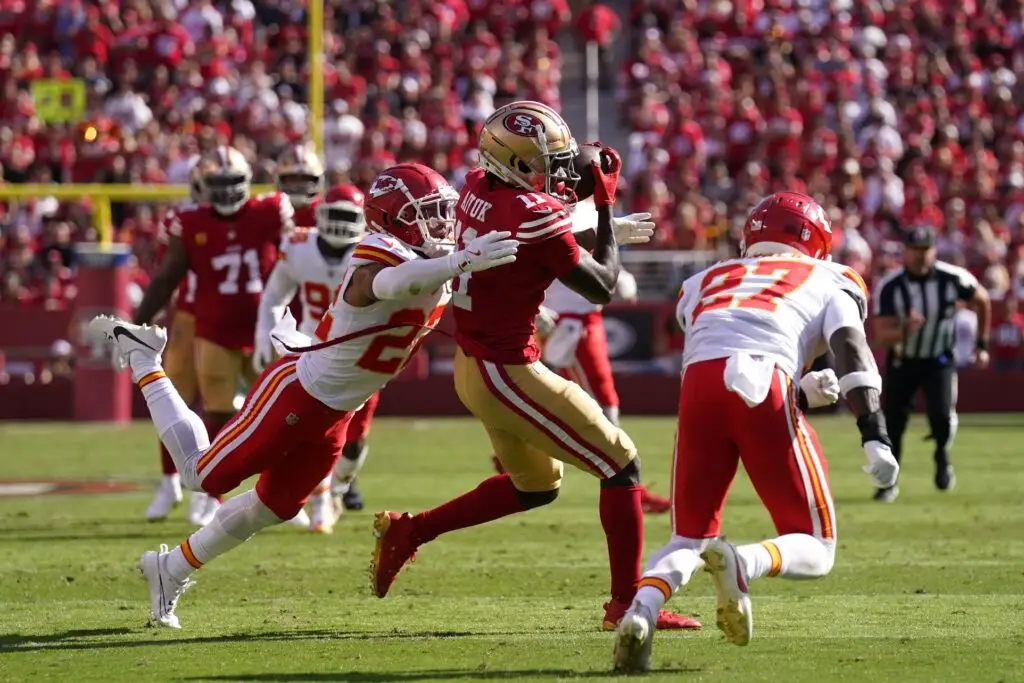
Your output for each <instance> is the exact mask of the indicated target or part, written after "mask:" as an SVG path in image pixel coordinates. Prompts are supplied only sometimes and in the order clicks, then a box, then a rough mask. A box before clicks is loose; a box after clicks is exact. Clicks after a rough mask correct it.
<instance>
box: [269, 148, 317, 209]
mask: <svg viewBox="0 0 1024 683" xmlns="http://www.w3.org/2000/svg"><path fill="white" fill-rule="evenodd" d="M276 176H277V190H278V192H280V193H281V194H286V195H288V199H290V200H291V202H292V206H293V207H294V208H295V217H294V223H295V225H298V226H301V227H304V228H309V227H312V226H314V225H316V224H317V218H316V212H317V208H316V207H317V206H318V205H319V204H320V201H321V196H320V193H321V192H323V190H324V165H323V162H322V161H320V157H319V156H317V153H316V151H315V150H314V149H313V147H312V146H311V145H310V144H309V143H305V142H300V143H295V144H292V145H288V146H287V147H286V148H285V149H284V152H282V153H281V156H280V158H278V160H277V171H276Z"/></svg>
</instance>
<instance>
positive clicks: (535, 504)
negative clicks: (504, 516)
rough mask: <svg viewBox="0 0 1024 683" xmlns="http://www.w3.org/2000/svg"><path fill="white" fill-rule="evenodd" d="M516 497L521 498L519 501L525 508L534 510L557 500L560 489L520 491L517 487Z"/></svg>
mask: <svg viewBox="0 0 1024 683" xmlns="http://www.w3.org/2000/svg"><path fill="white" fill-rule="evenodd" d="M516 497H517V498H519V502H520V503H522V504H523V507H524V508H526V509H527V510H532V509H533V508H539V507H544V506H545V505H548V504H549V503H553V502H555V499H556V498H558V489H551V490H550V491H520V490H519V489H516Z"/></svg>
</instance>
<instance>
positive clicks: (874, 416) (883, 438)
mask: <svg viewBox="0 0 1024 683" xmlns="http://www.w3.org/2000/svg"><path fill="white" fill-rule="evenodd" d="M857 429H859V430H860V444H861V445H862V446H863V445H864V444H866V443H867V442H868V441H880V442H881V443H883V444H885V445H886V446H888V447H890V448H892V442H891V441H890V440H889V433H888V432H887V431H886V428H885V416H884V415H882V413H881V411H875V412H873V413H868V414H867V415H861V416H860V417H858V418H857Z"/></svg>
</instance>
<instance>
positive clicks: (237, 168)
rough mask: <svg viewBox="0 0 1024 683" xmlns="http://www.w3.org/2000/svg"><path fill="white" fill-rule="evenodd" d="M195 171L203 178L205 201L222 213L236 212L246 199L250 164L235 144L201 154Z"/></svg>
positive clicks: (250, 175) (249, 183)
mask: <svg viewBox="0 0 1024 683" xmlns="http://www.w3.org/2000/svg"><path fill="white" fill-rule="evenodd" d="M198 174H199V177H200V178H202V184H203V188H204V190H205V195H206V197H205V201H208V202H209V203H210V206H212V207H213V210H214V211H216V212H217V213H219V214H221V215H222V216H231V215H234V214H236V213H238V212H239V210H241V208H242V207H243V206H245V203H246V202H247V201H249V196H250V192H251V183H252V168H251V167H250V166H249V162H248V161H246V160H245V156H244V155H243V154H242V153H241V152H239V151H238V150H237V149H235V148H234V147H228V146H227V145H221V146H219V147H217V148H215V149H213V150H211V151H210V152H208V153H206V154H204V155H203V157H202V158H201V159H200V160H199V164H198Z"/></svg>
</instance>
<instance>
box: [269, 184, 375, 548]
mask: <svg viewBox="0 0 1024 683" xmlns="http://www.w3.org/2000/svg"><path fill="white" fill-rule="evenodd" d="M363 199H364V197H363V193H362V192H361V191H360V190H359V188H357V187H356V186H355V185H349V184H347V183H341V184H339V185H336V186H334V187H332V188H331V189H330V190H328V191H327V193H326V194H325V195H324V198H323V201H321V202H319V203H318V204H317V210H316V225H315V227H314V226H306V225H303V224H301V223H297V224H296V228H295V230H293V231H292V232H291V234H289V235H287V236H285V238H284V239H283V240H281V247H280V250H279V252H278V261H277V265H275V266H274V270H273V271H271V273H270V277H269V278H268V279H267V283H266V286H265V287H264V290H263V296H262V298H261V299H260V309H259V316H258V318H257V323H256V338H255V340H254V342H253V344H254V346H255V348H256V350H255V352H254V353H253V357H252V361H253V367H254V369H255V370H256V372H262V371H263V369H264V368H266V366H268V365H270V363H271V362H273V360H274V355H275V354H274V349H273V346H272V344H271V340H270V333H271V331H272V330H273V329H274V327H275V326H276V325H277V324H278V322H280V320H281V318H282V317H283V316H284V314H285V310H286V309H287V307H288V302H290V301H291V300H292V297H295V296H296V295H298V300H299V304H300V305H299V310H300V315H301V318H300V319H299V331H300V332H302V333H303V334H306V335H310V336H312V335H313V334H314V333H315V331H316V328H317V326H318V325H319V324H320V319H321V318H322V317H323V315H324V313H325V312H326V311H327V309H328V308H329V307H330V305H331V300H332V299H333V298H334V292H335V291H336V290H337V288H338V286H339V285H340V284H341V282H342V279H343V278H344V276H345V271H346V268H347V267H348V265H349V263H350V261H351V255H352V251H353V247H355V245H356V244H358V243H359V241H360V240H362V239H363V237H364V236H365V235H366V217H365V215H364V211H363ZM377 402H378V397H377V395H376V394H374V395H373V396H372V397H371V398H370V399H369V400H367V402H366V405H365V406H363V407H362V408H361V409H360V410H359V411H358V412H357V413H356V414H355V415H353V417H352V422H351V423H350V424H349V429H348V434H347V435H346V439H345V448H344V449H343V451H342V457H341V459H340V460H339V461H338V465H337V467H336V473H335V474H336V476H335V477H333V478H332V477H327V479H326V480H325V481H324V482H322V483H321V486H320V487H318V489H317V490H316V491H314V492H313V495H312V496H311V497H310V501H309V507H310V512H309V529H310V530H311V531H314V532H317V533H330V532H331V530H332V528H333V526H334V521H335V518H336V517H337V514H338V513H340V512H341V510H342V508H344V509H346V510H359V509H362V507H363V501H362V496H360V494H359V490H358V488H357V486H356V481H355V479H356V474H357V473H358V470H359V468H360V467H361V466H362V464H363V462H365V460H366V455H367V452H368V446H367V444H366V438H367V436H368V435H369V432H370V425H371V423H372V421H373V413H374V411H375V410H376V408H377ZM335 499H337V500H335Z"/></svg>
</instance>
